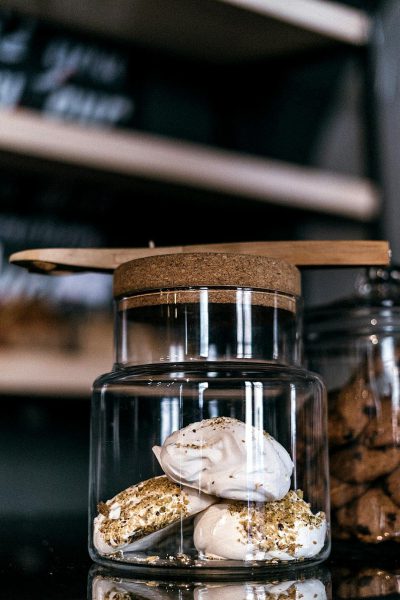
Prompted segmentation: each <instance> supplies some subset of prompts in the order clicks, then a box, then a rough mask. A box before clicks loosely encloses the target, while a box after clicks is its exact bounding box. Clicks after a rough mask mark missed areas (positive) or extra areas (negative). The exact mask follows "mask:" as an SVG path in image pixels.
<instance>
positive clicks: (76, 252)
mask: <svg viewBox="0 0 400 600" xmlns="http://www.w3.org/2000/svg"><path fill="white" fill-rule="evenodd" d="M183 252H186V253H187V252H224V253H229V252H233V253H239V254H253V255H261V256H270V257H273V258H279V259H281V260H284V261H286V262H290V263H292V264H295V265H297V266H299V267H316V266H321V267H324V266H326V267H328V266H329V267H333V266H337V267H345V266H348V267H355V266H373V265H388V264H389V262H390V249H389V244H388V243H387V242H385V241H364V240H362V241H360V240H334V241H326V240H324V241H282V242H238V243H231V244H204V245H193V246H170V247H164V248H163V247H160V248H42V249H37V250H25V251H22V252H17V253H15V254H13V255H12V256H11V257H10V261H11V262H12V263H14V264H17V265H20V266H23V267H25V268H27V269H29V270H31V271H34V272H40V273H46V274H67V273H73V272H76V271H100V272H105V273H112V272H113V271H114V269H115V268H116V267H118V265H120V264H121V263H123V262H127V261H129V260H133V259H135V258H143V257H145V256H154V255H159V254H178V253H183Z"/></svg>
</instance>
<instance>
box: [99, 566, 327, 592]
mask: <svg viewBox="0 0 400 600" xmlns="http://www.w3.org/2000/svg"><path fill="white" fill-rule="evenodd" d="M330 598H331V584H330V572H329V569H327V568H326V567H320V568H317V569H311V570H310V569H308V571H299V570H297V571H295V570H290V573H285V574H281V575H277V574H275V575H274V576H273V577H264V578H263V579H260V577H259V575H258V578H257V580H255V581H234V582H232V581H231V582H229V581H200V582H188V581H180V582H177V581H159V580H157V581H156V580H152V581H150V580H143V579H142V580H141V579H139V578H137V579H136V578H135V579H133V578H128V577H127V576H126V575H119V576H118V575H117V574H116V573H113V572H112V571H109V570H105V569H102V568H101V567H94V568H93V569H91V571H90V573H89V585H88V600H133V599H135V600H136V599H138V600H176V599H179V600H263V599H265V600H266V599H268V600H286V599H287V600H294V599H301V600H330Z"/></svg>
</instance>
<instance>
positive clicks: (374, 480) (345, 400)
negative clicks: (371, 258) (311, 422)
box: [306, 267, 400, 544]
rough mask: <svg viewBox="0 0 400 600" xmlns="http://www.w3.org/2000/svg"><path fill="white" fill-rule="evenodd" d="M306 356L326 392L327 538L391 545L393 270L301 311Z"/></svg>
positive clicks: (395, 537) (396, 524)
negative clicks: (341, 297) (345, 296)
mask: <svg viewBox="0 0 400 600" xmlns="http://www.w3.org/2000/svg"><path fill="white" fill-rule="evenodd" d="M306 353H307V356H308V360H309V364H310V367H311V368H312V369H314V370H316V371H317V372H319V373H320V374H321V375H322V376H323V378H324V381H325V383H326V385H327V388H328V413H329V419H328V420H329V425H328V432H329V445H330V476H331V479H330V481H331V505H332V531H333V536H334V537H335V538H337V539H350V540H359V541H360V542H363V543H366V544H376V543H382V542H393V541H395V542H399V541H400V379H399V360H400V270H399V269H398V268H395V267H393V268H389V269H384V268H370V269H369V270H367V271H366V273H365V274H363V275H362V276H361V277H360V278H359V280H358V281H357V283H356V293H355V295H354V296H352V297H351V298H348V299H345V300H343V301H340V302H335V303H333V304H331V305H328V306H324V307H320V308H316V309H312V310H310V311H308V313H307V316H306Z"/></svg>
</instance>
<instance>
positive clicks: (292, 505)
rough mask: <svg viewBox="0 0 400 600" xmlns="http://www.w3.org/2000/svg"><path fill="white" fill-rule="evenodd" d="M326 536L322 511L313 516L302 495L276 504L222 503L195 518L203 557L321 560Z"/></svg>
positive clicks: (296, 495) (289, 493)
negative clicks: (319, 558)
mask: <svg viewBox="0 0 400 600" xmlns="http://www.w3.org/2000/svg"><path fill="white" fill-rule="evenodd" d="M325 537H326V518H325V514H324V513H323V512H318V513H316V514H313V513H312V511H311V509H310V505H309V504H308V503H307V502H305V501H304V500H303V498H302V494H301V492H300V491H299V492H297V493H296V492H294V491H290V492H288V494H287V495H286V496H285V497H284V498H283V499H282V500H278V501H275V502H266V503H264V504H259V503H247V502H246V503H245V502H239V501H233V502H229V503H228V502H223V503H220V504H215V505H213V506H210V507H209V508H208V509H207V510H205V511H204V512H202V513H201V514H200V515H198V516H197V517H196V518H195V525H194V544H195V546H196V549H197V550H198V552H199V555H200V557H201V558H204V559H225V560H241V561H243V560H263V561H292V560H298V559H305V558H311V557H313V556H315V555H317V554H318V553H319V552H320V551H321V549H322V547H323V545H324V543H325Z"/></svg>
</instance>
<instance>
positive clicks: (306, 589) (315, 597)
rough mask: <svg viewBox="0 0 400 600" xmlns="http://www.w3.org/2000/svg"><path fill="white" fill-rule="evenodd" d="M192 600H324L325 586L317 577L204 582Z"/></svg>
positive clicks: (196, 590)
mask: <svg viewBox="0 0 400 600" xmlns="http://www.w3.org/2000/svg"><path fill="white" fill-rule="evenodd" d="M193 597H194V600H244V598H245V599H246V600H260V599H261V598H264V599H265V600H266V599H267V598H268V600H285V598H287V599H288V600H294V599H296V600H326V598H327V594H326V588H325V586H324V584H323V583H322V581H320V580H319V579H306V580H305V581H281V582H279V583H233V584H224V583H215V584H212V583H211V584H204V585H202V586H201V587H198V588H196V589H195V591H194V596H193Z"/></svg>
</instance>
